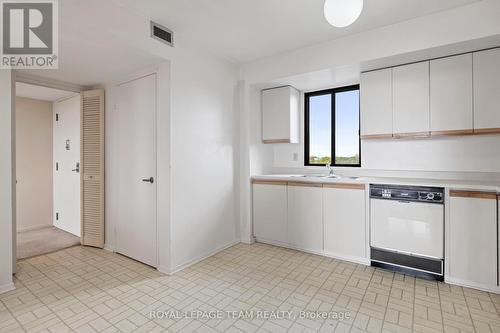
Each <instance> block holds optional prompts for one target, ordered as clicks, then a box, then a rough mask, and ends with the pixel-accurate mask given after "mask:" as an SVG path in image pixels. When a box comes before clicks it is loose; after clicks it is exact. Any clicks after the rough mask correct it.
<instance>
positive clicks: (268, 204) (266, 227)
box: [252, 182, 288, 245]
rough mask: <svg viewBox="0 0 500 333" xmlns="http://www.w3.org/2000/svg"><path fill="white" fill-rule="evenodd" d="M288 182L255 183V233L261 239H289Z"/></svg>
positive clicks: (281, 241) (283, 241)
mask: <svg viewBox="0 0 500 333" xmlns="http://www.w3.org/2000/svg"><path fill="white" fill-rule="evenodd" d="M287 200H288V199H287V185H286V182H262V183H254V184H253V201H252V202H253V233H254V236H255V237H256V238H257V240H259V241H264V242H266V241H267V242H270V243H276V244H278V245H280V244H285V243H287V242H288V239H287Z"/></svg>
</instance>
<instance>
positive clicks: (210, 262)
mask: <svg viewBox="0 0 500 333" xmlns="http://www.w3.org/2000/svg"><path fill="white" fill-rule="evenodd" d="M15 283H16V287H17V290H15V291H13V292H10V293H7V294H3V295H0V332H24V331H28V332H72V331H75V332H287V331H289V332H411V331H414V332H500V316H499V312H500V296H499V295H494V294H489V293H485V292H481V291H476V290H471V289H465V288H461V287H456V286H451V285H447V284H444V283H436V282H429V281H425V280H421V279H415V278H412V277H407V276H404V275H400V274H394V273H390V272H386V271H382V270H379V269H374V268H371V267H366V266H362V265H356V264H351V263H347V262H343V261H338V260H333V259H328V258H323V257H319V256H315V255H310V254H306V253H302V252H297V251H293V250H287V249H282V248H278V247H273V246H268V245H263V244H255V245H244V244H239V245H236V246H233V247H231V248H229V249H227V250H225V251H223V252H221V253H219V254H217V255H215V256H213V257H210V258H208V259H206V260H204V261H202V262H200V263H198V264H196V265H194V266H191V267H189V268H187V269H185V270H184V271H182V272H179V273H177V274H175V275H173V276H165V275H163V274H160V273H158V272H157V271H155V270H154V269H152V268H150V267H148V266H145V265H142V264H140V263H138V262H135V261H133V260H130V259H128V258H125V257H123V256H121V255H118V254H114V253H110V252H107V251H104V250H98V249H92V248H83V247H73V248H69V249H66V250H62V251H59V252H55V253H52V254H47V255H43V256H40V257H35V258H31V259H27V260H24V261H21V262H19V272H18V274H17V277H16V281H15ZM173 310H176V311H178V312H173ZM274 310H277V311H291V312H292V313H293V314H292V315H291V316H285V318H281V319H277V318H268V319H263V318H262V316H263V315H264V314H266V313H265V312H260V311H274ZM151 311H163V312H151ZM169 311H170V312H169ZM189 311H201V312H189ZM203 311H207V312H203ZM226 311H242V312H235V313H233V312H226ZM244 311H246V312H244ZM300 311H305V312H304V313H306V314H308V315H312V314H322V315H325V314H326V316H327V317H328V316H330V318H326V319H325V318H322V319H317V318H316V319H308V318H301V317H300V315H299V314H300ZM152 313H153V316H156V318H153V319H151V315H152ZM182 313H188V314H191V315H190V316H191V318H185V317H182V316H181V315H180V314H182ZM193 313H194V314H198V318H194V319H193V318H192V317H194V315H193ZM221 313H222V314H224V315H221ZM259 313H260V314H261V315H260V317H259V315H258V314H259ZM273 313H274V314H276V313H278V312H271V313H267V314H268V315H269V314H273ZM161 314H163V316H162V317H161V318H159V317H160V315H161ZM172 314H175V316H176V318H173V317H172V316H173V315H172ZM214 314H215V315H218V316H220V317H221V318H217V319H207V318H205V316H207V315H214ZM241 314H244V315H245V316H247V318H242V316H241ZM341 314H344V315H345V316H346V317H348V316H349V318H344V319H343V320H338V318H337V319H334V318H331V316H335V315H341ZM177 316H178V317H177ZM181 317H182V318H181Z"/></svg>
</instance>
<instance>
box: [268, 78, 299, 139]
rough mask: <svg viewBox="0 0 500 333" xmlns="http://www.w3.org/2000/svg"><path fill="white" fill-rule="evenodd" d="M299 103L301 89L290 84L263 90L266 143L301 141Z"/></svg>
mask: <svg viewBox="0 0 500 333" xmlns="http://www.w3.org/2000/svg"><path fill="white" fill-rule="evenodd" d="M299 103H300V93H299V91H298V90H297V89H295V88H293V87H290V86H286V87H280V88H273V89H267V90H263V91H262V141H263V142H264V143H299Z"/></svg>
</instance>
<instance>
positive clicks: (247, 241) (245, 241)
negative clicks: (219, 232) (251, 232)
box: [241, 237, 255, 245]
mask: <svg viewBox="0 0 500 333" xmlns="http://www.w3.org/2000/svg"><path fill="white" fill-rule="evenodd" d="M241 243H243V244H248V245H252V244H253V243H255V237H250V238H248V237H246V238H242V239H241Z"/></svg>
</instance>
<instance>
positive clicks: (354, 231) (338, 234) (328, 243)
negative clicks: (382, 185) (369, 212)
mask: <svg viewBox="0 0 500 333" xmlns="http://www.w3.org/2000/svg"><path fill="white" fill-rule="evenodd" d="M365 200H366V197H365V186H364V185H357V184H353V185H335V184H331V185H330V184H329V185H325V187H324V188H323V223H324V248H325V253H326V254H328V255H331V256H334V257H337V258H340V259H346V260H354V261H365V260H366V247H367V241H366V234H367V233H366V214H365Z"/></svg>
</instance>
